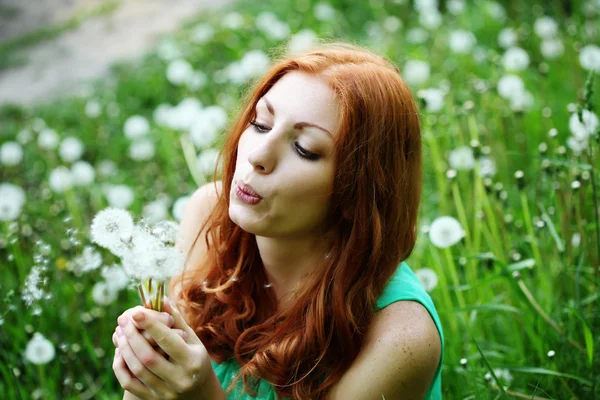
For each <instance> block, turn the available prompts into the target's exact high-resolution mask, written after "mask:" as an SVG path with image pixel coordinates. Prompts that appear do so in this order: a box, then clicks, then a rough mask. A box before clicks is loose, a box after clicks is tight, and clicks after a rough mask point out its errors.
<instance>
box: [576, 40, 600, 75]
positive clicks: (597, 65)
mask: <svg viewBox="0 0 600 400" xmlns="http://www.w3.org/2000/svg"><path fill="white" fill-rule="evenodd" d="M579 63H580V64H581V67H582V68H583V69H585V70H588V71H590V70H594V71H596V72H600V47H598V46H597V45H595V44H588V45H587V46H584V47H583V48H582V49H581V50H580V51H579Z"/></svg>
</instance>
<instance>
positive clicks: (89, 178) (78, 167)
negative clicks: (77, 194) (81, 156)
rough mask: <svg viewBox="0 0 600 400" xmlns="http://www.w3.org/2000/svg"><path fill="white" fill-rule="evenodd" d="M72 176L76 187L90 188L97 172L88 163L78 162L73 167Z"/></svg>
mask: <svg viewBox="0 0 600 400" xmlns="http://www.w3.org/2000/svg"><path fill="white" fill-rule="evenodd" d="M71 175H72V176H73V183H74V184H75V185H76V186H89V185H90V184H92V183H93V182H94V179H95V178H96V170H95V169H94V167H92V165H91V164H90V163H88V162H87V161H77V162H75V163H74V164H73V166H72V167H71Z"/></svg>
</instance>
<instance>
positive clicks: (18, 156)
mask: <svg viewBox="0 0 600 400" xmlns="http://www.w3.org/2000/svg"><path fill="white" fill-rule="evenodd" d="M22 159H23V148H22V147H21V145H20V144H19V143H17V142H5V143H4V144H3V145H2V147H0V164H2V165H6V166H14V165H17V164H19V163H20V162H21V160H22Z"/></svg>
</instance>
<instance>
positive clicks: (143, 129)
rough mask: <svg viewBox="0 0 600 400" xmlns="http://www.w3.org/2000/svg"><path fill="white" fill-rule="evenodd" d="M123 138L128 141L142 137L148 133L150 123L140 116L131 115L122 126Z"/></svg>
mask: <svg viewBox="0 0 600 400" xmlns="http://www.w3.org/2000/svg"><path fill="white" fill-rule="evenodd" d="M123 131H124V132H125V136H126V137H127V138H129V139H138V138H141V137H144V136H146V135H147V134H148V132H150V123H149V122H148V120H147V119H146V117H144V116H142V115H132V116H131V117H129V118H127V120H126V121H125V125H123Z"/></svg>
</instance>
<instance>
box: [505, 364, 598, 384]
mask: <svg viewBox="0 0 600 400" xmlns="http://www.w3.org/2000/svg"><path fill="white" fill-rule="evenodd" d="M506 368H507V369H508V370H510V371H515V372H525V373H526V374H540V375H553V376H560V377H563V378H569V379H574V380H576V381H578V382H580V383H582V384H584V385H586V386H592V382H590V381H588V380H587V379H585V378H582V377H580V376H577V375H572V374H565V373H563V372H557V371H552V370H549V369H546V368H536V367H506Z"/></svg>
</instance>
